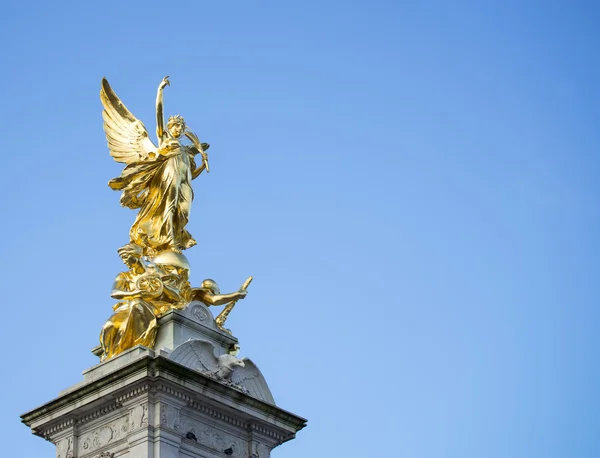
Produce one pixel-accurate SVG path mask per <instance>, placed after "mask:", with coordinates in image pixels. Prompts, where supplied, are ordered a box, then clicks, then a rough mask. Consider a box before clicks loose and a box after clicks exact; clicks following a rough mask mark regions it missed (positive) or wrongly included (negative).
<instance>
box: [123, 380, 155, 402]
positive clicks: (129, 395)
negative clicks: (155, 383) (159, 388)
mask: <svg viewBox="0 0 600 458" xmlns="http://www.w3.org/2000/svg"><path fill="white" fill-rule="evenodd" d="M150 388H151V386H150V383H144V384H143V385H139V386H137V387H135V388H133V389H132V390H129V391H128V392H126V393H123V394H121V395H119V396H117V397H116V402H119V403H124V402H126V401H129V400H131V399H135V398H137V397H138V396H141V395H142V394H144V393H147V392H148V391H150Z"/></svg>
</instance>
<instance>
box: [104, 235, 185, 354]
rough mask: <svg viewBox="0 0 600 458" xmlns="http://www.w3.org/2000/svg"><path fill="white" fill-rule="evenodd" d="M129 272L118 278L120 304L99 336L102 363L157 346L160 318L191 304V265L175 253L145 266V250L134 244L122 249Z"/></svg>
mask: <svg viewBox="0 0 600 458" xmlns="http://www.w3.org/2000/svg"><path fill="white" fill-rule="evenodd" d="M119 255H120V256H121V258H122V259H123V263H124V264H125V265H126V266H127V267H129V271H127V272H121V273H120V274H119V275H117V277H116V278H115V282H114V284H113V290H112V293H111V297H112V298H113V299H116V300H118V301H120V302H118V303H117V304H115V305H114V306H113V310H114V311H115V313H114V314H113V315H112V316H111V317H110V318H109V319H108V321H107V322H106V323H105V324H104V326H103V328H102V331H101V333H100V344H101V345H102V349H103V353H102V360H105V359H107V358H112V357H113V356H115V355H117V354H119V353H121V352H122V351H124V350H127V349H129V348H132V347H135V346H136V345H144V346H145V347H150V348H152V346H153V345H154V341H155V339H156V333H157V331H158V325H157V322H156V319H157V317H159V316H160V315H162V314H163V313H165V312H167V311H168V310H171V309H173V308H174V309H182V308H184V307H185V306H186V305H187V303H188V302H189V297H190V292H191V291H190V284H189V282H188V273H189V269H190V267H189V263H188V261H187V259H186V258H185V256H183V255H182V254H181V253H178V252H175V251H163V252H161V253H159V254H158V255H157V256H156V257H155V258H154V259H153V261H152V262H150V263H148V262H144V260H143V259H142V249H141V247H140V246H138V245H135V244H129V245H125V246H124V247H122V248H120V249H119Z"/></svg>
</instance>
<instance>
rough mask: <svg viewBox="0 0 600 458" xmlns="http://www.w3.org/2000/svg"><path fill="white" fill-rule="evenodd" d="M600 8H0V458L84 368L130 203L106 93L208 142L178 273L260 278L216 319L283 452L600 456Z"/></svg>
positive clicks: (21, 453)
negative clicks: (260, 388)
mask: <svg viewBox="0 0 600 458" xmlns="http://www.w3.org/2000/svg"><path fill="white" fill-rule="evenodd" d="M599 23H600V6H599V4H598V2H591V1H590V2H585V1H574V2H564V1H563V2H556V1H548V0H545V1H516V0H515V1H513V0H509V1H495V2H487V1H458V2H457V1H452V2H450V1H420V2H401V1H391V0H390V1H344V2H342V1H323V0H321V1H302V2H299V1H296V2H293V1H281V0H279V1H238V0H234V1H229V2H217V1H212V2H207V1H189V2H170V3H169V4H167V3H166V2H165V3H160V4H159V3H157V2H151V1H143V2H142V1H139V2H135V1H127V2H124V1H119V2H116V1H104V2H83V1H80V2H41V1H39V2H28V1H20V2H16V1H15V2H9V3H7V4H6V5H4V6H3V11H2V16H1V17H0V36H1V39H2V43H3V44H4V46H3V49H4V52H3V55H2V78H1V80H0V81H1V84H0V97H1V101H2V109H1V110H0V121H1V123H2V125H3V126H4V127H3V135H2V138H3V141H2V171H3V173H2V180H1V181H0V192H1V195H2V196H3V199H2V201H1V204H0V205H1V207H0V208H2V212H1V215H2V219H1V221H2V224H0V236H1V239H2V241H3V242H4V250H3V251H4V253H5V255H4V256H5V261H4V262H2V263H1V264H0V278H2V280H1V284H0V297H2V304H3V309H4V311H5V312H4V315H3V320H4V326H3V334H4V335H3V339H2V340H3V342H4V350H3V352H2V354H3V356H2V364H3V371H2V374H3V375H2V377H0V383H1V384H2V390H1V393H2V394H1V396H2V399H1V405H2V415H1V417H0V431H1V434H2V435H3V436H5V437H4V438H3V439H4V440H3V441H2V444H3V445H2V455H3V456H11V457H25V458H29V457H42V456H48V457H50V456H53V453H54V450H53V449H54V447H53V446H52V445H51V444H49V443H46V442H44V441H43V440H42V439H39V438H36V437H34V436H31V434H30V432H29V430H28V428H26V427H25V426H23V425H21V424H20V423H19V418H18V415H19V414H21V413H23V412H25V411H28V410H30V409H32V408H34V407H37V406H38V405H40V404H42V403H44V402H46V401H49V400H50V399H52V398H54V397H55V396H56V395H57V393H58V392H59V391H60V390H62V389H64V388H67V387H68V386H70V385H72V384H74V383H76V382H78V381H79V380H80V379H81V371H82V370H84V369H86V368H87V367H89V366H91V365H93V364H95V363H96V361H97V360H96V359H95V357H94V356H93V355H92V354H91V353H90V349H91V348H92V347H94V346H95V345H96V344H97V342H98V340H97V339H98V333H99V330H100V328H101V326H102V324H103V323H104V321H105V320H106V318H107V317H108V316H109V315H110V313H111V307H112V305H113V301H112V300H111V299H110V297H109V291H110V288H111V284H112V280H113V278H114V276H115V275H116V274H117V273H118V272H119V271H121V270H122V269H123V266H122V264H121V262H120V259H119V257H118V255H117V252H116V249H117V248H118V247H119V246H121V245H123V244H124V243H126V242H127V234H128V230H129V226H130V225H131V223H132V222H133V218H134V212H133V211H131V210H128V209H123V208H121V207H120V206H119V203H118V202H119V194H118V193H116V192H113V191H111V190H110V189H109V188H108V186H107V185H106V183H107V181H108V180H109V179H111V178H113V177H114V176H117V175H118V174H119V173H120V170H121V167H120V164H117V163H115V162H114V161H113V160H112V158H111V157H110V156H109V154H108V150H107V148H106V142H105V139H104V134H103V131H102V119H101V105H100V101H99V96H98V94H99V90H100V80H101V78H102V77H103V76H106V77H107V78H108V80H109V81H110V83H111V84H112V85H113V87H114V88H115V90H116V92H117V94H119V95H120V96H121V97H122V99H123V100H124V101H125V103H126V104H127V106H128V107H129V108H130V109H131V110H132V112H133V113H134V114H135V115H137V116H138V117H139V118H141V119H142V120H143V121H144V122H145V124H146V126H147V127H148V129H149V130H150V131H151V132H153V131H154V98H155V91H156V87H157V85H158V83H159V82H160V80H161V78H162V77H163V76H165V75H170V76H171V83H172V84H171V86H170V87H168V88H167V89H166V90H165V106H166V112H167V113H168V114H174V113H181V114H183V115H184V116H185V117H186V121H187V122H188V124H189V126H190V127H191V128H192V129H193V130H194V131H196V132H197V134H198V135H199V136H200V138H201V140H202V141H207V142H209V143H211V149H210V152H209V153H210V162H211V173H210V175H206V176H204V175H203V176H202V177H201V178H200V179H199V180H196V181H195V192H196V200H195V201H194V207H193V209H192V214H191V222H190V224H189V226H188V228H189V229H190V232H192V234H193V235H194V236H195V237H196V238H197V239H198V241H199V244H198V246H197V247H195V248H193V249H191V250H189V251H188V252H187V254H188V257H189V258H190V261H191V263H192V280H193V282H194V283H196V284H199V283H200V281H201V280H202V279H203V278H206V277H213V278H215V279H216V280H217V281H219V283H220V285H221V288H222V290H225V291H229V290H234V289H236V288H238V287H239V285H240V284H241V283H242V282H243V280H244V279H245V278H246V276H247V275H250V274H251V275H254V277H255V280H254V282H253V283H252V285H251V287H250V294H249V296H248V298H247V299H246V300H245V301H244V302H242V303H240V306H239V307H236V310H235V311H234V312H235V313H234V314H232V317H231V321H230V325H231V327H232V328H233V329H234V331H235V334H237V336H238V337H239V339H240V342H241V345H242V354H243V355H245V356H249V357H251V358H252V359H253V360H254V361H255V362H256V363H257V364H258V365H259V367H260V368H261V369H262V371H263V373H264V374H265V376H266V378H267V381H268V382H269V384H270V385H271V388H272V391H273V393H274V396H275V399H276V400H277V402H278V404H279V405H280V406H281V407H283V408H285V409H287V410H290V411H292V412H295V413H297V414H299V415H301V416H304V417H306V418H308V419H309V426H308V428H307V429H305V430H304V431H302V432H300V433H299V434H298V437H297V439H296V440H295V441H293V442H291V443H288V444H285V445H283V446H282V447H281V448H279V449H277V450H276V451H275V452H274V455H273V456H274V457H279V458H284V457H286V458H299V457H302V458H305V457H321V456H322V457H326V456H327V457H328V456H339V457H341V456H343V457H349V458H354V457H356V458H358V457H360V458H364V457H377V456H386V457H406V458H445V457H449V458H466V457H469V458H471V457H472V458H482V457H485V458H507V457H510V458H531V457H544V458H555V457H556V458H575V457H576V458H579V457H581V458H583V457H586V458H587V457H590V458H591V457H597V456H599V455H600V426H599V425H600V390H599V388H598V387H599V386H600V363H599V361H600V358H599V357H598V348H599V344H600V337H599V336H600V333H599V331H598V327H599V322H600V310H599V300H598V298H599V293H600V281H599V276H598V273H599V271H600V242H599V235H600V198H599V197H600V184H599V183H600V148H599V146H600V133H599V132H600V129H598V120H599V119H600V90H599V85H600V83H599V82H600V58H599V53H598V48H599V47H600V32H599V29H598V24H599Z"/></svg>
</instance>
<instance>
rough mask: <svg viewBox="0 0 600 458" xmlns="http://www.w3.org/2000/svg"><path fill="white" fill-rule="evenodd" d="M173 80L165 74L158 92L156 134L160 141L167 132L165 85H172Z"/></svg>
mask: <svg viewBox="0 0 600 458" xmlns="http://www.w3.org/2000/svg"><path fill="white" fill-rule="evenodd" d="M170 85H171V82H170V81H169V77H168V76H165V77H164V78H163V79H162V81H161V82H160V84H159V85H158V93H157V94H156V136H157V137H158V141H159V142H160V139H161V138H162V137H163V135H164V133H165V116H164V110H163V89H164V88H165V86H170Z"/></svg>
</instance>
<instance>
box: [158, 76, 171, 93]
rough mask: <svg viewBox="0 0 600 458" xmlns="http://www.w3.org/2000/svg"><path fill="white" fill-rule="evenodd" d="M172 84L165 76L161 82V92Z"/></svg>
mask: <svg viewBox="0 0 600 458" xmlns="http://www.w3.org/2000/svg"><path fill="white" fill-rule="evenodd" d="M170 85H171V82H170V81H169V77H168V76H165V77H164V78H163V79H162V81H161V82H160V85H159V86H158V89H159V90H162V89H164V88H165V86H170Z"/></svg>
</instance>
